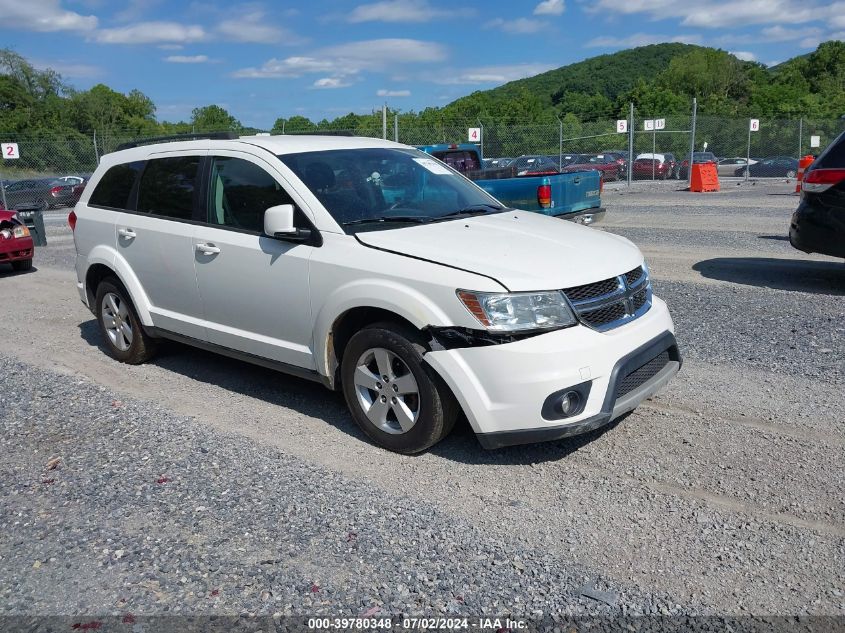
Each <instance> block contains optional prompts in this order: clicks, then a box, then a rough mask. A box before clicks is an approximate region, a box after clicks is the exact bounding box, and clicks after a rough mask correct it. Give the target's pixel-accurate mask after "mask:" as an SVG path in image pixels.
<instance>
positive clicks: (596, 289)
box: [563, 267, 651, 332]
mask: <svg viewBox="0 0 845 633" xmlns="http://www.w3.org/2000/svg"><path fill="white" fill-rule="evenodd" d="M563 292H564V294H565V295H566V298H567V299H569V302H570V303H571V304H572V308H573V309H574V310H575V313H576V314H577V315H578V318H579V319H580V320H581V322H582V323H584V324H585V325H588V326H590V327H592V328H594V329H596V330H599V331H602V332H604V331H606V330H611V329H613V328H616V327H619V326H620V325H623V324H625V323H627V322H629V321H632V320H634V319H636V318H637V317H640V316H642V315H643V314H645V313H646V312H648V309H649V308H650V307H651V282H650V281H649V278H648V271H647V270H646V269H645V268H643V267H637V268H635V269H633V270H629V271H628V272H627V273H624V274H622V275H619V276H617V277H611V278H610V279H603V280H601V281H597V282H595V283H592V284H585V285H582V286H575V287H573V288H567V289H565V290H564V291H563Z"/></svg>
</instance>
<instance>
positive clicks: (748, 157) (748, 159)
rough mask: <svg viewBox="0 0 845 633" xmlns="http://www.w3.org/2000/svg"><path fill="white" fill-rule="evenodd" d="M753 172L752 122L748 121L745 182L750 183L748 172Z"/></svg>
mask: <svg viewBox="0 0 845 633" xmlns="http://www.w3.org/2000/svg"><path fill="white" fill-rule="evenodd" d="M750 171H751V120H750V119H749V120H748V147H747V148H746V152H745V181H746V182H748V172H750Z"/></svg>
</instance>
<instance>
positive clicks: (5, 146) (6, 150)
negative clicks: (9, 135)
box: [0, 143, 21, 158]
mask: <svg viewBox="0 0 845 633" xmlns="http://www.w3.org/2000/svg"><path fill="white" fill-rule="evenodd" d="M0 148H2V151H3V158H20V157H21V155H20V152H19V151H18V144H17V143H0Z"/></svg>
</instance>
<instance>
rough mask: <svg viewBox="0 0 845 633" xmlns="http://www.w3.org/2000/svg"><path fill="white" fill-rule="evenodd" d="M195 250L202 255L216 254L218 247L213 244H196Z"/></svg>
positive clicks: (218, 250)
mask: <svg viewBox="0 0 845 633" xmlns="http://www.w3.org/2000/svg"><path fill="white" fill-rule="evenodd" d="M197 252H198V253H203V254H204V255H216V254H217V253H219V252H220V249H219V248H218V247H216V246H215V245H214V244H197Z"/></svg>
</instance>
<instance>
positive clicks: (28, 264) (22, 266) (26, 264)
mask: <svg viewBox="0 0 845 633" xmlns="http://www.w3.org/2000/svg"><path fill="white" fill-rule="evenodd" d="M31 268H32V259H31V258H30V259H19V260H18V261H16V262H12V270H14V271H15V272H18V273H21V272H23V271H25V270H30V269H31Z"/></svg>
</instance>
